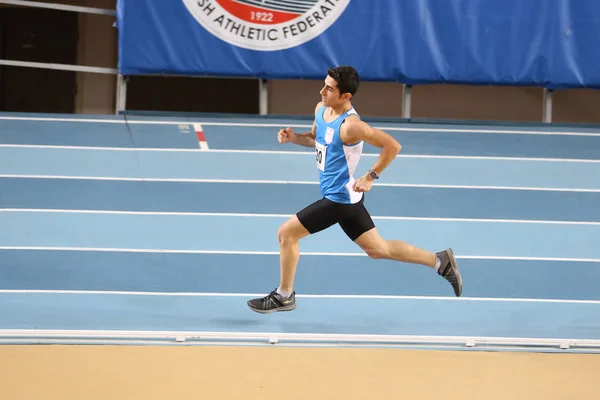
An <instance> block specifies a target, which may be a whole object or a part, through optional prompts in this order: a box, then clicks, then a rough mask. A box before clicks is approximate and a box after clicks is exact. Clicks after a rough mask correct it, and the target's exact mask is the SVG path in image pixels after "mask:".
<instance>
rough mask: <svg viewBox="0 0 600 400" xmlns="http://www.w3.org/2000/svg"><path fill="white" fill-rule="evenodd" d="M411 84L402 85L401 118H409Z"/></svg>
mask: <svg viewBox="0 0 600 400" xmlns="http://www.w3.org/2000/svg"><path fill="white" fill-rule="evenodd" d="M411 89H412V86H411V85H402V118H410V108H411V105H412V104H411V103H412V96H411Z"/></svg>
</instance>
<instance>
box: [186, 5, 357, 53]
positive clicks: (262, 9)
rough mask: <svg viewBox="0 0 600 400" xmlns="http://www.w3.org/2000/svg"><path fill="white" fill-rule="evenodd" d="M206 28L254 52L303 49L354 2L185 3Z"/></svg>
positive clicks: (224, 39) (223, 38) (228, 41)
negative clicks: (302, 46)
mask: <svg viewBox="0 0 600 400" xmlns="http://www.w3.org/2000/svg"><path fill="white" fill-rule="evenodd" d="M182 1H183V3H184V4H185V6H186V7H187V9H188V11H189V12H190V13H191V14H192V16H193V17H194V18H195V19H196V21H198V23H199V24H200V25H202V27H204V28H205V29H206V30H208V31H209V32H210V33H212V34H213V35H215V36H216V37H218V38H219V39H221V40H223V41H225V42H227V43H229V44H232V45H235V46H239V47H243V48H246V49H250V50H259V51H273V50H283V49H288V48H291V47H295V46H299V45H301V44H303V43H305V42H308V41H309V40H311V39H313V38H315V37H317V36H319V35H320V34H321V33H323V32H325V30H327V28H329V27H330V26H331V25H332V24H333V23H334V22H335V21H336V20H337V19H338V18H339V16H340V15H341V14H342V13H343V12H344V10H345V9H346V6H348V4H349V3H350V0H182Z"/></svg>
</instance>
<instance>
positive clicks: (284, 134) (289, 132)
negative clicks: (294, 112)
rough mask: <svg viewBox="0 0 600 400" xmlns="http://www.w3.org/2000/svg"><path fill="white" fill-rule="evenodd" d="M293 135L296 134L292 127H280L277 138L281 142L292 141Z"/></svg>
mask: <svg viewBox="0 0 600 400" xmlns="http://www.w3.org/2000/svg"><path fill="white" fill-rule="evenodd" d="M292 136H294V130H293V129H292V128H285V129H280V130H279V133H278V134H277V140H278V141H279V143H289V142H291V141H292Z"/></svg>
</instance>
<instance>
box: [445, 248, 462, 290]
mask: <svg viewBox="0 0 600 400" xmlns="http://www.w3.org/2000/svg"><path fill="white" fill-rule="evenodd" d="M447 252H448V258H449V260H450V265H452V271H454V275H455V276H456V280H457V281H458V294H457V295H456V296H457V297H459V296H460V295H461V294H462V276H461V275H460V271H459V269H458V264H457V263H456V258H454V252H453V251H452V249H448V250H447ZM455 294H456V293H455Z"/></svg>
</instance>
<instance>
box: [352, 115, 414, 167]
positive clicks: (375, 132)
mask: <svg viewBox="0 0 600 400" xmlns="http://www.w3.org/2000/svg"><path fill="white" fill-rule="evenodd" d="M344 125H345V126H344ZM341 133H342V140H343V141H344V142H345V143H355V142H358V141H360V140H364V141H365V142H367V143H369V144H371V145H373V146H375V147H378V148H380V149H381V153H380V154H379V157H378V158H377V160H376V161H375V164H373V166H372V167H371V170H372V171H375V172H376V173H377V174H379V175H381V173H382V172H383V171H384V170H385V169H386V168H387V166H388V165H390V163H391V162H392V161H394V158H396V156H397V155H398V153H399V152H400V150H402V146H401V145H400V143H399V142H398V141H397V140H396V139H394V138H393V137H392V136H391V135H390V134H388V133H386V132H384V131H382V130H380V129H377V128H373V127H372V126H370V125H369V124H367V123H366V122H363V121H361V120H358V119H354V118H352V119H348V120H346V122H345V123H344V124H343V125H342V131H341ZM366 177H367V178H368V179H371V177H370V176H369V174H366Z"/></svg>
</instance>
